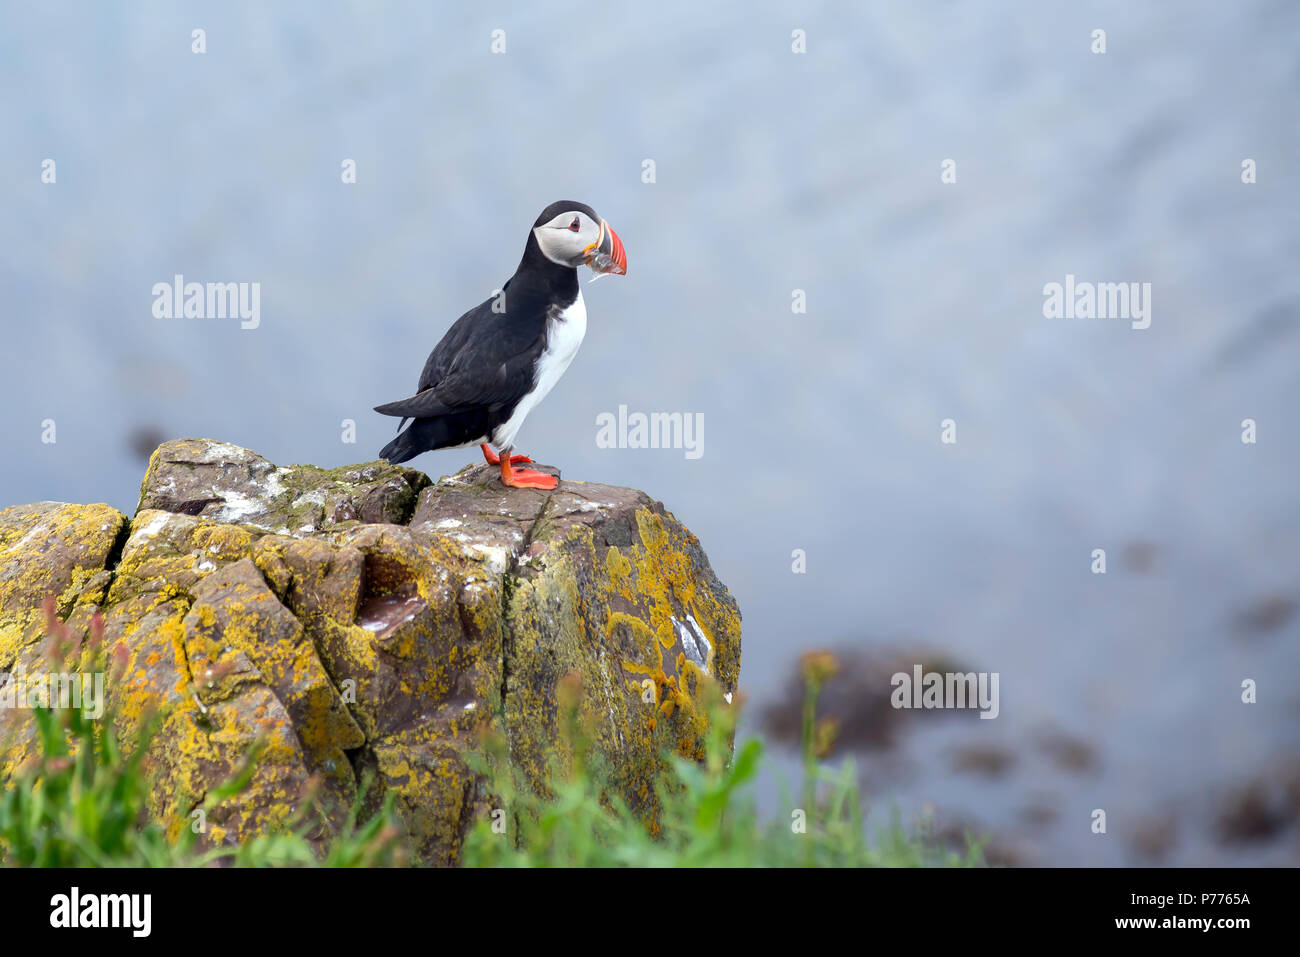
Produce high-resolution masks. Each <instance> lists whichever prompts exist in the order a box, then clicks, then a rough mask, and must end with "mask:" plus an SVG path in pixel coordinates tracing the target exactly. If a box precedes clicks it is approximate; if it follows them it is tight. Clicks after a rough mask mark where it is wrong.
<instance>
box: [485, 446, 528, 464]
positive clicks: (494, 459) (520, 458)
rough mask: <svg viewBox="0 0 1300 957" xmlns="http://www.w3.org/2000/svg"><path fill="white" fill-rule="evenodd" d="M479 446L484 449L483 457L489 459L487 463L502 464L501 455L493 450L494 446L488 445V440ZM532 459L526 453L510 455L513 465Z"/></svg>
mask: <svg viewBox="0 0 1300 957" xmlns="http://www.w3.org/2000/svg"><path fill="white" fill-rule="evenodd" d="M479 448H480V449H482V450H483V458H485V459H487V464H488V465H500V464H501V456H499V455H497V454H496V453H495V452H493V451H492V446H490V445H488V444H487V443H486V442H484V443H482V444H481V445H479ZM531 461H532V459H530V458H529V457H528V456H526V455H512V456H510V464H511V465H519V464H520V463H521V462H531Z"/></svg>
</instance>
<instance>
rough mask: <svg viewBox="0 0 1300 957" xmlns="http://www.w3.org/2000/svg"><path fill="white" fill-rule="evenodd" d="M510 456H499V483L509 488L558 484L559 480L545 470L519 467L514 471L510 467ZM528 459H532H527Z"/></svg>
mask: <svg viewBox="0 0 1300 957" xmlns="http://www.w3.org/2000/svg"><path fill="white" fill-rule="evenodd" d="M511 461H512V457H511V456H505V455H503V456H501V457H500V462H501V484H502V485H506V486H509V487H510V488H540V489H547V490H549V489H553V488H555V487H556V486H558V485H559V484H560V480H559V479H558V478H556V477H555V476H554V475H548V474H546V473H545V472H535V471H533V470H532V469H519V470H518V471H515V470H514V469H512V468H511V467H510V463H511ZM528 461H530V462H531V461H532V459H529V460H528Z"/></svg>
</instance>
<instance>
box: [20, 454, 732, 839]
mask: <svg viewBox="0 0 1300 957" xmlns="http://www.w3.org/2000/svg"><path fill="white" fill-rule="evenodd" d="M50 594H52V595H54V596H55V601H56V605H57V609H58V614H59V616H60V618H62V619H64V620H65V621H67V622H68V623H69V625H70V626H71V627H72V628H73V629H74V631H75V632H77V633H81V634H84V633H86V631H87V629H88V626H89V623H90V618H91V615H92V614H93V613H94V612H95V611H100V612H102V614H103V616H104V628H105V639H106V641H107V642H108V644H109V646H110V647H112V648H114V649H116V651H115V654H116V655H117V656H118V657H119V658H123V659H124V660H125V670H124V672H123V674H122V677H121V679H120V680H118V681H115V682H110V684H109V687H108V689H107V691H108V700H109V705H110V710H111V712H112V713H113V714H114V720H115V721H116V722H117V723H118V724H119V726H120V729H121V730H122V731H123V733H124V734H126V735H128V736H130V735H135V734H138V733H139V731H140V729H141V728H142V727H143V726H144V722H145V719H146V717H147V716H148V715H150V714H151V713H153V712H157V713H158V714H159V715H160V716H161V717H160V722H161V723H160V725H159V727H158V728H157V730H156V731H155V733H154V735H153V737H152V738H151V746H150V768H151V773H152V774H153V775H154V780H155V782H156V784H155V787H154V792H153V796H152V802H151V811H152V812H153V813H154V814H155V815H156V816H157V817H158V818H159V819H161V820H164V821H166V822H167V823H168V826H169V827H171V828H172V829H177V828H180V827H182V826H185V825H186V824H188V815H189V812H190V811H191V809H192V808H194V807H195V806H197V805H198V804H200V803H201V802H202V800H203V799H204V796H205V794H206V793H207V791H208V790H209V789H210V788H214V787H215V786H216V785H217V784H219V783H220V782H222V781H223V780H225V779H226V778H227V777H229V776H230V774H231V773H232V772H234V770H235V769H236V768H237V767H238V766H239V765H240V763H241V761H242V760H243V758H244V755H245V754H246V753H247V751H248V749H249V747H250V745H252V744H253V742H254V741H255V740H256V741H258V742H259V744H260V746H261V747H262V749H263V750H262V751H261V757H260V760H259V761H258V762H257V764H256V769H255V771H254V773H253V776H252V779H251V781H250V782H249V786H248V787H247V788H246V789H245V790H244V791H243V792H241V793H240V794H239V795H237V796H236V797H235V798H233V799H231V800H230V801H228V802H226V803H224V804H223V805H221V807H220V809H219V812H218V814H217V815H216V816H215V817H213V816H210V817H209V819H208V824H209V829H208V840H210V841H213V842H218V843H220V842H227V843H229V842H238V841H241V840H242V839H244V838H246V837H247V836H249V835H251V834H253V833H257V832H262V831H265V830H267V829H269V828H273V827H275V826H276V825H278V824H281V823H283V822H285V821H287V820H288V819H289V818H290V816H291V815H292V814H293V813H294V811H295V809H296V808H297V807H298V806H299V805H300V804H301V803H302V802H303V801H309V800H310V801H314V802H316V803H317V805H318V806H319V807H320V808H321V809H322V810H323V811H324V812H325V815H326V818H327V819H328V821H329V822H330V823H329V824H328V825H326V826H325V827H324V829H323V833H322V837H325V836H328V832H329V831H330V830H331V829H332V828H333V827H336V826H337V825H338V824H339V822H340V821H341V820H342V818H343V816H344V814H345V813H346V810H347V809H348V808H349V807H350V806H351V805H352V803H353V801H354V800H355V799H356V798H357V792H358V787H359V783H360V782H361V781H363V780H365V779H367V778H368V777H370V778H373V780H374V781H375V785H376V786H375V787H374V788H372V791H371V793H370V794H368V795H367V796H366V801H367V804H368V805H369V806H374V805H376V804H378V803H379V802H380V801H381V800H382V799H383V797H384V795H387V794H390V793H391V794H393V795H394V796H395V798H396V806H397V808H398V811H399V812H400V814H401V817H402V820H403V821H404V823H405V826H406V829H407V834H408V837H409V843H410V847H411V849H412V851H413V852H414V854H415V855H416V858H417V859H418V860H421V861H423V862H426V863H439V864H442V863H454V862H455V861H456V860H457V854H458V849H459V846H460V841H461V839H462V837H463V835H464V833H465V830H466V828H467V827H468V825H469V823H470V822H471V821H472V820H473V818H474V817H475V816H476V815H478V814H481V813H485V812H486V811H487V804H488V801H489V795H488V794H487V793H486V790H485V788H484V787H483V782H482V781H480V780H479V779H478V777H477V776H476V775H475V774H474V773H473V772H472V771H471V770H470V768H469V765H468V764H467V763H466V760H465V755H466V753H467V751H469V750H472V749H474V748H475V747H476V744H477V739H478V734H479V733H480V731H481V730H482V728H483V726H484V725H485V724H486V723H491V722H494V721H495V722H496V723H497V724H498V726H500V727H502V728H503V730H504V731H505V734H506V738H507V740H508V742H509V752H510V755H511V759H512V761H513V762H514V763H515V764H516V766H517V767H519V768H520V769H521V770H522V771H523V772H524V773H525V774H526V775H527V776H528V777H529V778H531V779H532V780H533V781H534V782H540V781H541V780H543V777H544V775H545V774H546V772H547V769H548V762H552V761H555V760H558V761H560V762H561V763H562V762H563V761H565V760H566V757H567V756H566V755H565V754H564V752H563V746H562V744H561V736H560V735H559V734H558V733H557V724H556V722H557V715H556V703H555V686H556V682H557V680H558V679H559V678H560V676H562V675H564V674H566V673H568V672H572V671H576V672H578V673H580V674H581V676H582V683H583V687H584V689H586V693H585V694H584V696H583V699H582V708H583V709H584V712H585V716H586V717H587V718H588V720H589V723H590V725H591V727H592V728H593V729H594V733H595V736H596V746H597V748H598V749H599V750H600V751H601V752H603V754H604V756H605V758H606V760H607V762H608V764H609V766H610V768H611V769H612V776H613V777H612V779H613V780H614V781H615V782H616V786H617V788H618V790H619V791H620V793H621V795H622V797H623V798H624V799H625V800H626V801H628V802H629V803H630V804H631V805H632V806H633V807H635V808H638V809H640V810H642V811H643V812H644V813H646V814H647V815H652V814H653V813H654V810H655V808H654V801H655V795H654V788H653V783H652V778H653V775H654V773H655V771H656V769H657V762H658V755H659V754H660V753H661V749H662V748H663V747H664V746H665V745H667V746H669V747H671V748H674V749H676V750H677V751H678V752H680V753H683V754H687V755H690V754H694V753H695V752H696V749H697V748H698V746H699V743H700V737H701V734H702V732H703V730H704V729H703V718H702V716H701V714H700V711H699V708H698V705H699V702H700V695H701V693H702V686H703V684H704V683H708V682H712V683H716V684H717V685H718V686H719V688H720V690H721V692H722V693H723V694H725V695H726V696H727V697H728V698H730V696H731V694H732V693H733V692H734V691H735V689H736V682H737V678H738V674H739V668H740V614H739V610H738V608H737V606H736V602H735V600H734V599H733V598H732V596H731V595H730V593H729V592H728V591H727V589H726V588H725V587H724V586H723V585H722V584H721V583H720V582H719V581H718V579H717V578H716V576H715V575H714V573H713V571H712V569H711V568H710V567H709V563H708V560H707V558H706V557H705V555H704V552H703V551H702V549H701V548H700V543H699V541H698V540H697V539H696V538H695V536H694V535H692V534H691V533H690V532H689V531H688V530H687V529H686V528H684V527H683V526H682V525H681V524H680V523H679V522H678V521H677V520H676V519H675V518H674V517H673V516H672V515H671V514H670V513H669V512H667V511H665V509H664V507H663V506H662V505H661V504H660V503H658V502H655V501H653V500H652V499H650V498H648V497H647V496H646V495H644V494H643V493H641V492H638V491H634V490H631V489H625V488H615V487H610V486H604V485H595V484H588V483H583V482H570V481H564V482H562V483H561V484H560V486H559V488H558V489H556V490H555V491H549V492H548V491H538V490H530V489H507V488H504V487H503V486H502V485H501V484H500V482H499V481H498V479H497V474H496V470H495V469H491V468H488V467H485V466H477V467H468V468H465V469H463V470H461V471H460V472H458V473H456V474H455V475H452V476H449V477H445V478H442V479H441V480H439V481H438V482H436V483H434V482H430V480H429V479H428V478H427V477H426V476H425V475H423V474H422V473H420V472H418V471H415V470H414V469H409V468H404V467H400V466H390V465H387V464H386V463H383V462H376V463H370V464H367V465H360V466H354V467H350V468H343V469H334V470H325V469H319V468H315V467H312V466H294V467H290V468H278V467H276V466H274V465H272V464H271V463H270V462H267V461H266V460H265V459H263V458H262V457H260V456H258V455H256V454H255V453H252V452H250V451H248V450H246V449H241V448H238V447H236V446H232V445H228V444H225V443H219V442H211V441H207V440H194V439H184V440H179V441H175V442H169V443H166V444H165V445H163V446H161V447H160V448H159V449H158V450H157V451H156V452H155V453H154V455H153V457H152V459H151V460H150V463H149V468H148V472H147V473H146V475H145V478H144V482H143V484H142V487H141V491H140V499H139V505H138V508H137V510H136V513H135V515H134V517H132V518H130V519H128V518H127V517H126V516H125V515H123V514H121V513H120V512H118V511H116V510H115V509H112V508H110V507H108V506H106V505H64V504H57V503H40V504H37V505H26V506H15V507H12V508H8V509H4V510H2V511H0V672H12V671H17V670H24V671H26V672H27V673H29V674H30V673H33V672H34V671H37V670H39V669H40V668H41V667H42V665H41V655H42V654H43V651H42V647H41V646H42V641H41V638H42V631H43V625H44V622H43V618H42V616H41V613H40V606H41V603H42V601H43V600H44V598H45V596H46V595H50ZM30 724H31V722H30V712H29V711H26V710H24V709H0V771H2V772H3V773H4V774H6V775H7V774H8V773H10V772H11V771H12V769H13V768H14V767H16V766H17V764H18V763H20V762H21V761H22V760H24V759H25V757H27V756H28V755H29V754H30V753H31V750H32V748H33V747H34V743H33V738H32V734H31V727H30Z"/></svg>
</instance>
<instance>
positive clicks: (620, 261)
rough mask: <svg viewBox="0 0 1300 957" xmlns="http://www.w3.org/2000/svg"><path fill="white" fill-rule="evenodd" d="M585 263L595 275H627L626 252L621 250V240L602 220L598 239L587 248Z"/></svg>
mask: <svg viewBox="0 0 1300 957" xmlns="http://www.w3.org/2000/svg"><path fill="white" fill-rule="evenodd" d="M585 262H586V263H587V265H588V266H590V267H591V271H592V272H594V273H596V274H597V275H605V274H606V273H611V274H613V275H615V276H626V275H627V251H626V250H624V249H623V240H621V239H619V238H618V233H616V232H614V230H613V228H612V227H611V226H610V225H609V223H607V222H605V221H604V220H603V219H602V220H601V221H600V239H598V240H597V241H596V242H594V243H592V244H591V245H590V246H588V247H587V258H586V260H585Z"/></svg>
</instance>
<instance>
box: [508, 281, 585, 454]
mask: <svg viewBox="0 0 1300 957" xmlns="http://www.w3.org/2000/svg"><path fill="white" fill-rule="evenodd" d="M586 335H587V306H586V304H585V303H584V302H583V301H582V290H581V289H579V290H578V298H577V299H575V300H573V302H572V303H570V304H569V305H568V306H567V307H566V308H564V309H562V310H560V311H559V312H557V313H556V314H555V315H554V316H552V317H551V318H550V319H549V320H548V321H547V324H546V348H545V349H543V350H542V354H541V355H540V356H538V358H537V367H536V372H535V375H534V379H533V388H532V391H531V392H529V393H528V394H527V395H525V396H524V397H523V398H522V399H520V400H519V404H518V405H516V406H515V411H514V412H513V413H512V414H511V416H510V418H509V419H508V420H507V421H505V422H503V423H502V424H501V425H499V426H497V427H496V429H494V430H493V432H492V444H493V445H495V446H496V447H497V448H498V449H504V448H506V447H507V446H509V445H511V444H512V443H513V442H514V439H515V433H517V432H518V431H519V427H520V426H521V425H523V424H524V419H525V418H527V417H528V413H529V412H531V411H533V409H534V408H535V407H536V406H537V403H539V402H541V401H542V399H544V398H546V395H547V393H549V392H550V391H551V390H552V389H554V388H555V383H557V382H559V381H560V376H562V375H564V370H565V369H567V368H569V363H570V362H572V361H573V357H574V356H576V355H577V354H578V347H579V346H581V345H582V340H583V337H585V336H586Z"/></svg>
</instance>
